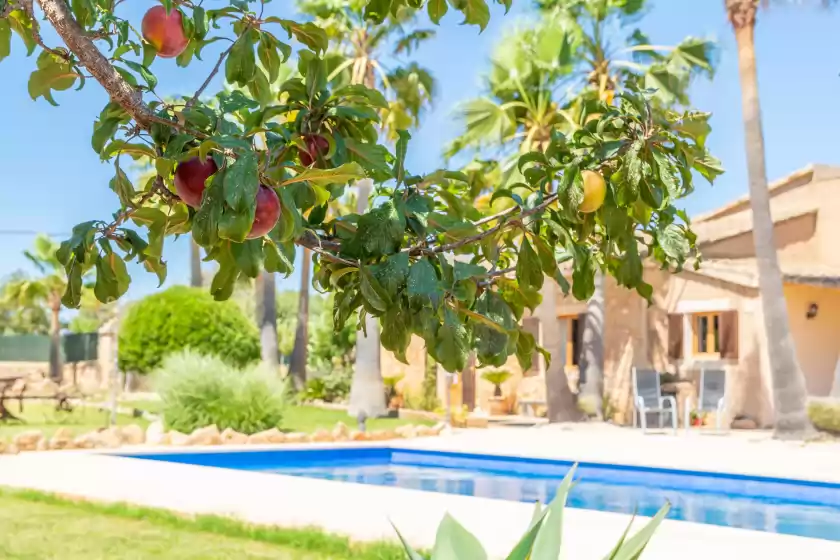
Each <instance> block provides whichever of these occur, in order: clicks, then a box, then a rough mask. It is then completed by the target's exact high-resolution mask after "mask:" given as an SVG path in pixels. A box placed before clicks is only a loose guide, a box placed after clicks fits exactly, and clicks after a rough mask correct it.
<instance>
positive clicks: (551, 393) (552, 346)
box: [535, 277, 583, 423]
mask: <svg viewBox="0 0 840 560" xmlns="http://www.w3.org/2000/svg"><path fill="white" fill-rule="evenodd" d="M557 290H558V286H557V284H556V283H555V282H554V279H553V278H549V277H546V279H545V283H544V284H543V287H542V290H541V293H542V298H543V299H542V302H541V303H540V305H539V306H538V307H537V309H536V313H535V315H536V316H537V317H538V318H539V320H540V324H541V329H540V332H541V333H542V334H541V340H540V345H541V346H542V347H543V348H545V349H546V351H548V353H549V355H550V356H551V363H550V364H547V366H546V368H545V400H546V405H547V407H548V421H549V422H552V423H554V422H577V421H579V420H581V419H582V418H583V415H582V414H581V411H580V409H579V408H578V406H577V400H576V399H575V395H574V393H572V390H571V389H570V388H569V379H568V378H567V377H566V337H567V336H568V333H567V332H566V322H565V321H561V320H560V318H559V317H557Z"/></svg>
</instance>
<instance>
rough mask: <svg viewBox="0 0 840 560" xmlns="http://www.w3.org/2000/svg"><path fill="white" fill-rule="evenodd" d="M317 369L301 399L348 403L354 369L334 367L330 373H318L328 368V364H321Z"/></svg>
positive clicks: (307, 383)
mask: <svg viewBox="0 0 840 560" xmlns="http://www.w3.org/2000/svg"><path fill="white" fill-rule="evenodd" d="M318 366H320V367H318ZM316 368H317V369H316V371H315V372H314V377H312V378H310V379H309V380H308V381H307V382H306V388H305V389H304V390H303V394H302V395H301V398H302V399H303V400H304V401H316V400H318V401H324V402H343V401H346V400H347V397H349V396H350V385H351V383H352V381H353V369H352V367H344V366H332V370H331V371H329V373H318V372H323V371H325V370H326V369H327V368H328V365H327V364H324V363H322V362H319V363H318V364H316Z"/></svg>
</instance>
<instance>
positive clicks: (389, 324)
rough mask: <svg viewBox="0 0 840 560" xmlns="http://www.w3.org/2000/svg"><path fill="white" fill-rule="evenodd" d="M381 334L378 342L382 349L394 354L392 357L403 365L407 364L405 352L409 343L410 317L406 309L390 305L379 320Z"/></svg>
mask: <svg viewBox="0 0 840 560" xmlns="http://www.w3.org/2000/svg"><path fill="white" fill-rule="evenodd" d="M380 323H381V326H382V328H381V332H380V335H379V340H380V342H381V344H382V347H383V348H385V349H386V350H390V351H391V352H393V353H394V356H395V357H396V358H397V359H398V360H399V361H401V362H402V363H404V364H408V359H407V358H406V355H405V352H406V350H407V349H408V345H409V344H410V343H411V315H410V314H409V311H408V309H405V308H403V307H402V306H400V305H392V306H390V307H389V308H388V310H387V311H386V312H385V314H384V315H383V316H382V317H381V319H380Z"/></svg>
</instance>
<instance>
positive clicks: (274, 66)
mask: <svg viewBox="0 0 840 560" xmlns="http://www.w3.org/2000/svg"><path fill="white" fill-rule="evenodd" d="M278 46H279V41H278V40H277V39H275V38H274V35H272V34H271V33H268V32H265V31H263V32H262V33H260V44H259V45H258V46H257V54H259V57H260V62H262V65H263V67H264V68H265V69H266V71H267V72H268V81H269V83H272V84H273V83H274V82H276V81H277V78H278V77H279V76H280V66H281V65H282V64H283V61H282V60H281V59H280V52H279V49H278Z"/></svg>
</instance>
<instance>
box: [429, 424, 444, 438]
mask: <svg viewBox="0 0 840 560" xmlns="http://www.w3.org/2000/svg"><path fill="white" fill-rule="evenodd" d="M445 429H446V422H438V423H437V424H435V425H434V426H432V432H433V433H432V434H431V435H433V436H439V435H440V434H441V433H442V432H443V431H444V430H445Z"/></svg>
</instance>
